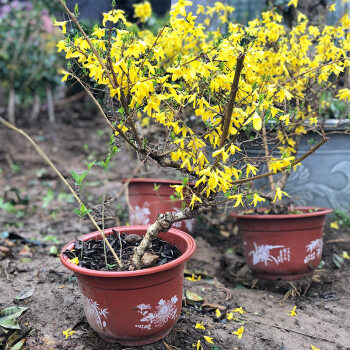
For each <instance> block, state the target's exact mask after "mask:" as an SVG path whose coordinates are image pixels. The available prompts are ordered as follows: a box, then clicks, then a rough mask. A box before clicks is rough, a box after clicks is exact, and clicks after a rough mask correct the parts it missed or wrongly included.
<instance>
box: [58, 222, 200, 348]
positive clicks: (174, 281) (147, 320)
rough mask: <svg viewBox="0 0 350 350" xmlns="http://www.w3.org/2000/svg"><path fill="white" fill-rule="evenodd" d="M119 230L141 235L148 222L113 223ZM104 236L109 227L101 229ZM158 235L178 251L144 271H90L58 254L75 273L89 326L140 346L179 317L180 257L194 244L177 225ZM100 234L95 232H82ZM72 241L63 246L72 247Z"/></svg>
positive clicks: (182, 260) (188, 253)
mask: <svg viewBox="0 0 350 350" xmlns="http://www.w3.org/2000/svg"><path fill="white" fill-rule="evenodd" d="M115 229H116V230H118V231H119V232H125V233H127V234H130V233H133V234H138V235H144V234H145V233H146V230H147V226H127V227H117V228H115ZM105 233H106V235H109V234H111V233H112V229H108V230H105ZM159 237H160V238H162V239H164V240H165V241H167V242H168V243H170V244H172V245H175V246H176V247H177V248H178V249H179V250H180V251H181V253H182V255H181V256H180V257H179V258H178V259H176V260H173V261H171V262H169V263H167V264H164V265H162V266H156V267H152V268H148V269H144V270H137V271H123V272H109V271H94V270H89V269H86V268H82V267H80V266H77V265H74V264H72V263H71V262H70V260H69V259H68V258H67V257H66V256H65V255H63V254H62V253H61V255H60V259H61V262H62V263H63V265H64V266H66V267H67V268H68V269H70V270H71V271H73V272H74V275H75V276H76V278H77V281H78V285H79V289H80V291H81V294H82V299H83V306H84V311H85V314H86V318H87V320H88V322H89V324H90V326H91V327H92V328H93V329H94V330H95V331H96V332H97V333H98V334H99V335H100V337H101V338H102V339H104V340H105V341H107V342H111V343H112V342H119V343H120V344H122V345H131V346H137V345H144V344H149V343H153V342H155V341H157V340H159V339H162V338H163V337H165V336H166V335H167V334H168V333H169V332H170V331H171V329H172V327H173V326H174V324H175V323H176V321H177V320H178V318H179V316H180V312H181V306H182V286H183V275H184V267H185V262H186V260H188V259H189V258H190V257H191V256H192V255H193V253H194V251H195V249H196V244H195V241H194V239H193V238H192V237H191V236H189V235H188V234H186V233H184V232H181V231H179V230H176V229H171V230H169V231H168V232H167V233H161V234H160V235H159ZM91 238H95V239H101V236H100V234H99V233H98V232H93V233H90V234H87V235H84V236H83V237H82V240H83V241H87V240H89V239H91ZM73 246H74V241H72V242H70V243H68V244H67V245H66V246H65V247H64V248H63V251H64V250H66V249H73Z"/></svg>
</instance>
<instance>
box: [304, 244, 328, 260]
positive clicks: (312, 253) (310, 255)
mask: <svg viewBox="0 0 350 350" xmlns="http://www.w3.org/2000/svg"><path fill="white" fill-rule="evenodd" d="M322 247H323V241H322V239H320V238H318V239H315V240H314V241H311V242H310V243H309V244H307V245H306V246H305V248H306V252H307V255H306V257H305V259H304V263H305V264H307V263H308V262H310V261H314V260H316V258H317V259H320V258H321V255H322Z"/></svg>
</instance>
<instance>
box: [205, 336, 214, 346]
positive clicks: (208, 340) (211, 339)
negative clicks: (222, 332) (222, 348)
mask: <svg viewBox="0 0 350 350" xmlns="http://www.w3.org/2000/svg"><path fill="white" fill-rule="evenodd" d="M203 338H204V339H205V341H206V342H207V343H209V344H214V343H213V338H210V337H208V336H207V335H205V336H204V337H203Z"/></svg>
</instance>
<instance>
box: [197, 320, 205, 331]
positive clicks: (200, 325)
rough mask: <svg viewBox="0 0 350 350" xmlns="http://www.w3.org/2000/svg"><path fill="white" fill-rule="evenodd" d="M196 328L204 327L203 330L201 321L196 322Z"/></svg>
mask: <svg viewBox="0 0 350 350" xmlns="http://www.w3.org/2000/svg"><path fill="white" fill-rule="evenodd" d="M195 328H198V329H204V330H205V326H204V325H203V321H202V322H201V323H196V327H195Z"/></svg>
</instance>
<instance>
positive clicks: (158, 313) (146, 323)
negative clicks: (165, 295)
mask: <svg viewBox="0 0 350 350" xmlns="http://www.w3.org/2000/svg"><path fill="white" fill-rule="evenodd" d="M177 301H178V298H177V296H176V295H174V296H173V297H172V298H171V299H170V300H164V299H161V300H159V302H158V305H157V306H156V308H155V310H154V311H153V312H151V311H152V307H151V305H150V304H139V305H137V309H138V310H137V312H138V313H139V314H141V315H142V316H143V317H142V318H141V319H140V322H143V324H137V325H135V327H136V328H140V329H148V330H150V329H151V328H152V327H154V328H157V327H162V326H163V325H165V324H166V323H167V322H168V321H169V320H170V319H172V320H175V319H176V314H177V306H176V303H177Z"/></svg>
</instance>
